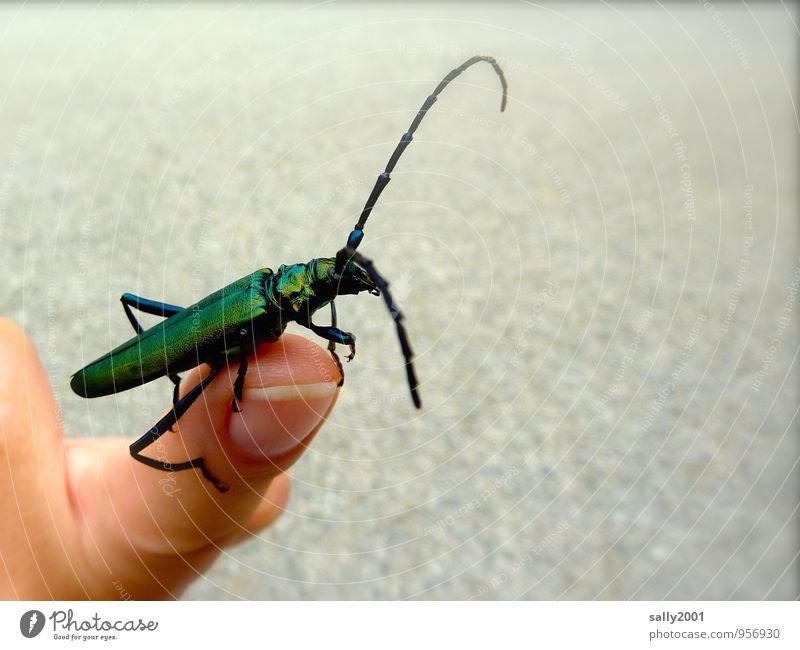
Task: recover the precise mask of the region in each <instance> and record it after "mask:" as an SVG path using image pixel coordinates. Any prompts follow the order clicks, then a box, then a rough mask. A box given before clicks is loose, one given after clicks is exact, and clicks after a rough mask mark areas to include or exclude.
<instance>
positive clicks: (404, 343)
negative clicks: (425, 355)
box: [337, 247, 422, 408]
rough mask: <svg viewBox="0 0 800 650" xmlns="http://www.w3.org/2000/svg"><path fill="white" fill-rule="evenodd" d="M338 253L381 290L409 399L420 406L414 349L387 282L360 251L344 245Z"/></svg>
mask: <svg viewBox="0 0 800 650" xmlns="http://www.w3.org/2000/svg"><path fill="white" fill-rule="evenodd" d="M339 255H341V256H342V257H343V258H344V259H345V260H352V261H353V262H355V263H356V264H358V265H359V266H360V267H361V268H363V269H364V270H365V271H366V272H367V274H368V275H369V277H370V278H372V281H373V282H374V283H375V286H376V287H377V288H378V290H379V291H380V292H381V296H383V301H384V302H385V303H386V308H387V309H388V310H389V313H390V314H391V316H392V319H393V320H394V324H395V327H396V328H397V338H398V339H399V340H400V349H401V350H402V352H403V358H404V359H405V362H406V377H407V378H408V388H409V390H410V391H411V399H412V400H413V402H414V406H416V407H417V408H422V402H421V400H420V398H419V393H418V392H417V386H418V385H419V382H417V375H416V373H415V372H414V351H413V350H412V349H411V343H409V341H408V334H406V328H405V327H404V326H403V313H402V312H401V311H400V309H399V308H398V307H397V305H395V303H394V300H392V294H391V293H389V282H388V281H387V280H386V278H384V277H383V276H382V275H381V274H380V273H378V270H377V269H376V268H375V264H373V262H372V260H370V259H368V258H366V257H364V256H363V255H362V254H361V253H357V252H356V251H355V249H353V248H350V247H345V248H343V249H342V250H340V251H339ZM339 255H337V257H339Z"/></svg>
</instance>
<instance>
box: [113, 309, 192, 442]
mask: <svg viewBox="0 0 800 650" xmlns="http://www.w3.org/2000/svg"><path fill="white" fill-rule="evenodd" d="M119 300H120V302H121V303H122V309H124V310H125V315H126V316H127V317H128V322H129V323H130V324H131V326H132V327H133V329H134V330H135V331H136V333H137V334H141V333H142V332H144V328H143V327H142V325H141V323H140V322H139V320H138V319H137V318H136V316H134V315H133V312H132V311H131V307H133V308H134V309H137V310H139V311H141V312H144V313H145V314H152V315H153V316H161V317H162V318H169V317H170V316H174V315H175V314H179V313H181V312H182V311H183V307H178V306H177V305H170V304H168V303H166V302H158V301H157V300H150V299H149V298H142V297H140V296H135V295H133V294H132V293H123V294H122V296H120V299H119ZM168 376H169V380H170V381H171V382H172V383H173V384H175V388H174V389H173V391H172V405H173V406H174V405H175V404H177V403H178V399H179V398H180V387H181V378H180V376H179V375H175V374H172V375H168ZM169 430H170V431H174V429H173V428H172V427H170V428H169Z"/></svg>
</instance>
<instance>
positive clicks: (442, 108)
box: [0, 3, 800, 599]
mask: <svg viewBox="0 0 800 650" xmlns="http://www.w3.org/2000/svg"><path fill="white" fill-rule="evenodd" d="M706 4H707V5H708V4H709V3H706ZM789 18H790V17H789V16H788V15H787V14H786V13H785V10H770V9H767V8H765V7H764V6H763V5H756V6H753V7H752V8H749V9H742V10H739V9H736V8H734V7H731V6H728V5H721V6H719V7H713V6H709V7H708V8H706V9H704V8H703V6H702V5H700V4H698V5H697V6H687V7H684V6H683V5H680V6H676V7H667V8H650V9H648V8H644V7H642V6H639V5H627V4H626V5H620V6H618V7H616V8H612V9H603V10H599V9H597V10H593V9H586V8H583V7H579V6H566V7H565V6H561V7H557V8H551V9H534V8H531V7H528V6H525V5H514V4H511V3H509V4H508V5H501V6H497V7H491V8H490V7H481V6H480V5H472V4H469V5H466V6H464V5H456V3H453V4H444V5H441V6H436V7H431V8H428V7H427V6H426V7H422V6H414V7H413V8H400V7H391V6H381V7H380V8H378V7H369V6H368V5H366V4H359V5H349V6H348V5H340V4H338V3H336V4H331V5H326V6H323V7H319V8H313V9H300V8H297V7H294V8H292V7H288V6H286V7H284V6H280V5H271V6H268V7H262V8H253V7H247V6H246V7H227V6H226V7H214V6H195V7H188V8H187V7H180V6H177V5H176V6H170V7H166V8H161V9H153V8H148V7H144V6H139V5H136V4H130V5H120V6H114V7H113V8H101V9H75V8H61V9H56V8H52V7H47V8H44V7H43V8H15V7H8V6H3V7H2V8H0V237H1V240H0V241H2V255H0V259H1V260H2V269H1V270H2V277H3V288H2V290H0V312H2V313H3V314H5V315H8V316H10V317H12V318H14V319H15V320H17V321H18V322H20V323H21V324H22V325H23V326H24V327H25V328H26V329H27V330H28V332H29V333H30V334H31V336H32V337H33V338H34V339H35V341H36V342H37V344H38V346H39V348H40V350H41V354H42V358H43V360H44V363H45V364H46V367H47V370H48V372H49V374H50V376H51V379H52V382H53V384H54V388H55V391H56V394H57V397H58V400H59V403H60V407H61V410H62V413H63V417H64V420H65V424H66V427H67V429H68V431H69V433H70V435H74V436H79V435H89V436H104V435H110V434H113V435H116V434H119V433H122V434H124V435H126V436H129V437H130V438H131V439H133V438H134V437H135V436H136V435H137V434H139V433H140V432H141V431H143V430H144V429H146V428H147V427H148V426H149V425H150V424H151V422H149V421H145V418H143V412H144V410H145V409H149V410H150V411H151V412H157V411H158V410H159V409H161V408H164V406H165V405H166V404H167V402H168V399H169V394H170V386H169V385H168V384H167V383H166V382H163V383H156V384H153V385H149V386H147V387H145V388H144V389H142V390H137V391H131V392H129V393H126V394H122V395H119V396H115V397H110V398H106V399H103V400H93V401H84V400H81V399H79V398H77V397H76V396H74V395H73V394H71V393H70V391H69V388H68V377H69V375H70V373H72V372H74V371H75V370H76V369H77V368H79V367H81V366H82V365H83V363H84V362H85V361H87V360H89V359H91V358H94V357H95V356H97V355H98V354H99V353H101V352H104V351H106V350H107V349H110V348H111V347H112V346H114V345H116V344H117V343H119V342H120V341H122V340H124V339H125V338H127V337H128V336H129V326H128V323H127V322H126V320H125V318H124V316H123V313H122V311H121V309H120V308H119V303H118V297H119V295H120V294H121V293H123V292H124V291H132V292H135V293H138V294H141V295H145V296H148V297H152V298H156V299H159V298H160V299H163V300H166V301H168V302H173V303H178V304H181V303H183V304H188V303H190V302H192V301H193V300H195V299H196V298H198V297H199V296H201V295H204V294H206V293H209V292H210V291H212V290H214V289H217V288H219V287H220V286H222V285H223V284H225V283H226V282H228V281H230V280H232V279H234V278H236V277H239V276H240V275H242V274H244V273H246V272H248V271H250V270H252V269H254V268H257V267H260V266H266V265H277V264H280V263H284V262H285V263H288V262H295V261H305V260H307V259H309V258H311V257H315V256H319V255H330V254H332V253H333V252H334V251H335V250H336V249H337V248H338V247H339V246H340V245H341V244H342V243H343V241H344V238H345V236H346V234H347V232H348V230H349V227H350V226H351V225H352V222H353V221H354V216H355V215H356V214H357V212H358V211H359V209H360V208H361V206H362V205H363V202H364V200H365V198H366V195H367V193H368V191H369V188H370V186H371V183H372V182H373V180H374V177H375V175H376V174H377V172H378V171H379V170H380V169H381V168H382V166H383V165H384V163H385V160H386V158H387V156H388V154H389V153H390V151H391V149H392V147H393V146H394V144H395V141H396V140H397V139H398V138H399V136H400V135H401V133H402V132H403V131H404V130H405V128H406V126H407V124H408V122H409V121H410V119H411V117H412V116H413V113H414V111H416V109H417V108H418V106H419V105H420V103H421V102H422V100H423V99H424V98H425V96H426V95H427V94H428V93H429V92H430V90H431V88H432V87H433V85H434V84H435V83H436V82H437V81H438V80H439V78H441V77H442V76H443V75H444V74H445V73H446V72H447V71H448V70H449V69H450V68H452V67H453V66H454V65H456V64H458V63H460V62H461V61H462V60H463V59H465V58H466V57H467V56H468V55H470V54H472V53H473V52H480V53H490V54H492V55H494V56H495V57H497V58H498V59H499V60H500V61H501V62H502V64H503V66H504V67H505V70H506V73H507V76H508V80H509V85H510V98H509V106H508V110H507V112H506V113H504V114H500V113H499V112H498V110H497V109H498V103H499V95H498V89H499V85H498V83H497V79H496V78H495V77H494V76H493V74H492V72H491V70H490V69H489V68H488V67H475V68H473V69H472V70H470V72H469V73H468V74H465V75H464V76H463V77H462V78H461V79H460V83H459V84H457V85H454V86H453V87H451V88H449V89H448V90H447V91H446V93H445V94H444V95H443V96H442V98H441V100H440V101H439V103H438V104H437V105H436V107H435V111H433V112H432V113H431V114H430V115H429V117H428V119H427V120H426V122H425V123H424V124H423V126H422V127H421V129H420V131H419V136H418V138H417V139H416V140H415V142H414V144H413V145H412V146H411V147H410V148H409V149H408V151H407V152H406V156H405V158H404V159H403V160H402V162H401V163H400V165H399V166H398V169H397V173H396V174H395V177H394V178H395V180H394V182H393V183H392V184H391V185H390V186H389V188H388V189H387V190H386V192H385V195H384V199H383V200H382V202H381V204H380V208H379V209H377V210H376V212H375V213H374V215H373V218H372V220H371V222H370V224H369V231H368V235H367V238H366V240H365V243H364V245H363V247H362V250H363V252H364V253H366V254H369V255H370V256H373V257H374V258H375V259H376V260H377V261H378V263H379V265H380V268H381V269H382V270H383V271H384V272H385V274H386V275H387V276H388V277H389V278H390V279H392V280H393V282H394V285H395V287H396V288H397V293H398V296H397V297H398V299H399V301H400V303H401V304H402V306H403V308H404V310H405V312H406V314H407V316H408V324H409V328H410V334H411V336H412V337H413V342H414V345H415V348H416V350H417V352H418V371H419V375H420V377H421V379H422V382H423V383H422V389H421V390H422V394H423V397H424V400H425V410H424V411H422V412H421V413H416V412H414V410H413V409H412V408H411V405H410V402H409V399H408V397H407V395H406V387H405V384H404V378H403V374H402V368H401V366H400V359H399V355H398V353H397V344H396V341H395V340H394V334H393V331H392V328H391V326H390V321H389V320H388V319H387V317H386V314H385V313H384V311H383V306H382V304H381V303H380V302H379V301H377V300H369V299H366V298H362V299H353V298H350V299H343V300H342V301H341V304H340V307H339V314H340V320H341V322H342V323H343V324H344V326H345V327H347V328H352V329H353V330H354V331H355V332H356V333H357V335H358V336H359V340H360V350H359V356H358V357H357V359H356V361H355V362H354V363H353V364H351V366H350V368H349V374H348V383H347V386H346V387H345V391H344V393H343V395H342V397H341V399H340V400H339V404H338V406H337V408H336V410H335V412H334V413H333V416H332V418H331V421H330V423H329V424H328V426H327V427H326V429H325V430H324V432H323V434H322V435H320V436H319V437H318V438H317V440H316V441H315V442H314V446H313V449H312V450H310V452H309V453H308V454H307V455H306V456H305V457H304V458H303V459H302V460H301V462H299V463H298V464H297V465H296V466H295V467H294V468H293V469H292V470H291V475H292V478H293V481H294V492H293V497H292V501H291V504H290V511H289V512H288V513H287V514H286V516H284V517H283V518H282V519H281V520H280V522H279V523H278V524H277V525H275V526H274V527H273V528H271V529H270V530H268V531H267V532H265V533H263V534H262V535H260V536H259V537H258V538H256V539H253V540H252V541H249V542H247V543H245V544H244V545H242V546H240V547H238V548H236V549H233V550H231V551H230V552H228V553H226V554H225V555H224V557H222V558H221V559H220V560H219V562H218V563H217V564H216V565H215V566H214V567H213V569H212V570H211V571H210V572H209V573H208V574H207V575H205V576H203V577H201V578H200V579H199V580H198V581H197V583H196V584H195V585H194V586H193V587H192V588H191V589H190V590H189V592H188V593H187V594H186V597H187V598H190V599H193V598H206V599H220V598H224V599H232V598H249V599H266V598H276V599H289V598H305V599H345V598H348V599H350V598H387V599H397V598H426V599H444V598H455V599H463V598H489V599H509V598H530V599H555V598H572V599H588V598H622V599H625V598H686V599H691V598H707V599H712V598H713V599H725V598H791V597H796V596H797V595H798V572H797V566H796V553H797V548H798V521H797V496H798V480H797V460H798V440H797V427H796V421H795V419H794V418H795V416H796V413H797V410H796V409H797V407H796V405H797V403H798V377H797V372H796V365H795V360H796V355H797V351H798V339H797V328H796V325H797V319H798V316H797V313H796V307H797V304H798V302H797V301H798V298H797V287H798V282H800V276H799V275H797V274H798V258H797V255H798V251H797V246H796V244H797V237H798V232H797V231H798V227H797V208H798V202H797V182H796V179H797V167H798V165H797V162H798V161H797V135H798V123H797V116H796V112H795V109H794V105H793V102H792V97H793V95H794V93H795V91H796V85H795V84H796V78H797V67H796V58H795V57H796V49H797V48H796V38H797V34H796V33H795V28H794V27H793V25H792V22H791V21H790V20H789ZM792 18H793V19H794V24H795V25H796V24H797V16H796V15H794V16H792ZM659 97H660V99H659ZM750 185H751V186H752V190H749V189H748V186H750ZM751 236H752V240H751V239H750V237H751ZM793 278H794V280H793ZM793 282H794V284H793ZM782 319H783V320H782ZM787 319H788V320H787Z"/></svg>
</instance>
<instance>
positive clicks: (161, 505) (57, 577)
mask: <svg viewBox="0 0 800 650" xmlns="http://www.w3.org/2000/svg"><path fill="white" fill-rule="evenodd" d="M256 357H257V360H251V361H250V364H249V369H248V373H247V379H246V383H245V391H244V397H243V400H242V413H241V414H233V413H231V396H232V388H233V382H234V381H235V378H236V369H237V367H238V364H231V365H230V366H229V367H228V368H226V369H224V370H223V371H221V372H220V374H219V376H218V377H217V378H216V379H215V380H214V381H213V382H212V383H211V384H210V385H209V386H208V388H207V389H206V390H205V391H204V392H203V394H202V396H201V397H200V399H198V401H197V402H196V403H195V404H194V405H193V406H192V408H191V409H190V410H189V411H188V412H187V413H186V414H185V415H184V416H183V417H182V418H181V419H180V420H179V422H178V425H177V426H176V430H177V433H169V432H168V433H167V434H165V435H164V436H162V437H161V439H160V440H159V441H158V442H157V443H155V444H154V445H152V446H151V447H150V448H148V449H147V450H145V454H147V455H150V456H152V457H160V458H163V459H165V460H170V461H174V462H179V461H182V460H185V459H188V458H195V457H198V456H203V457H205V459H206V461H207V463H208V466H209V468H210V469H211V470H212V471H213V473H214V474H215V475H216V476H217V477H219V478H220V479H221V480H222V481H223V482H224V483H225V484H227V485H229V486H230V490H229V491H228V492H226V493H224V494H222V493H220V492H218V491H217V490H216V489H214V487H213V486H212V485H211V484H210V483H208V482H207V481H205V480H204V479H203V478H202V476H200V473H199V472H197V471H193V470H192V471H184V472H176V473H167V472H160V471H158V470H155V469H151V468H149V467H147V466H145V465H142V464H141V463H138V462H136V461H135V460H133V459H132V458H131V457H130V455H129V453H128V445H129V444H130V443H131V442H133V440H135V437H136V433H135V432H134V433H131V432H125V437H124V438H98V439H87V438H83V439H81V438H70V439H65V438H64V437H63V431H62V428H61V423H60V421H59V418H58V414H57V409H56V405H55V401H54V398H53V394H52V391H51V389H50V385H49V382H48V380H47V376H46V375H45V373H44V370H43V368H42V366H41V363H40V362H39V358H38V355H37V354H36V350H35V349H34V347H33V344H32V342H31V341H30V339H29V338H28V337H27V336H26V335H25V333H24V332H23V331H22V330H21V329H20V328H18V327H17V326H16V325H14V324H13V323H11V322H10V321H8V320H5V319H2V318H0V369H2V370H0V521H2V522H3V524H2V528H0V559H2V562H1V563H0V597H2V598H6V599H9V598H16V599H26V600H41V599H56V600H76V599H84V598H91V599H116V598H135V599H155V598H170V597H176V596H178V595H179V594H180V593H181V591H182V590H183V589H184V588H185V587H186V586H187V585H188V584H189V583H190V582H191V581H192V580H193V579H195V578H196V577H198V576H199V575H200V574H201V573H202V572H203V571H205V570H206V569H208V567H209V566H210V565H211V564H212V562H213V561H214V559H215V558H216V557H217V556H218V555H219V553H220V551H221V550H222V549H223V548H224V547H227V546H229V545H231V544H234V543H236V542H237V541H241V540H243V539H246V538H247V537H248V536H250V535H252V534H253V533H255V532H257V531H259V530H261V529H263V528H264V527H266V526H268V525H269V524H271V523H272V522H273V521H274V520H275V519H276V518H277V517H278V516H279V515H280V513H281V512H282V510H283V508H284V506H285V505H286V502H287V499H288V497H289V479H288V477H287V475H286V474H285V473H284V472H285V470H286V469H288V468H289V467H290V466H291V465H292V464H293V463H294V462H295V461H296V460H297V459H298V458H299V457H300V455H301V454H302V453H303V451H304V450H305V449H306V447H307V445H308V443H309V442H310V441H311V439H312V438H313V437H314V435H315V434H316V432H317V431H318V430H319V428H320V427H321V425H322V423H323V422H324V421H325V418H326V417H327V415H328V413H329V412H330V410H331V409H332V408H333V405H334V404H335V402H336V398H337V395H338V389H337V387H336V381H337V380H338V378H339V374H338V370H337V367H336V364H335V363H334V362H333V360H332V359H331V358H330V356H329V355H328V353H327V352H326V351H325V350H323V349H322V348H321V347H320V346H318V345H317V344H315V343H313V342H311V341H308V340H307V339H304V338H302V337H300V336H296V335H292V334H284V336H283V337H281V339H280V340H279V341H278V342H277V343H274V344H266V345H261V346H259V347H258V349H257V355H256ZM207 373H208V368H205V369H203V370H201V369H199V368H195V369H194V370H192V371H191V372H189V373H186V375H185V376H184V380H183V382H182V384H181V388H182V390H181V393H182V394H184V393H185V392H187V391H188V390H191V388H192V387H193V386H195V385H196V384H197V383H198V382H199V381H200V378H201V376H203V375H205V374H207ZM166 394H168V391H167V390H165V395H166ZM151 425H152V422H142V423H140V424H137V426H141V431H142V432H143V431H144V430H145V427H149V426H151ZM162 442H163V444H161V443H162Z"/></svg>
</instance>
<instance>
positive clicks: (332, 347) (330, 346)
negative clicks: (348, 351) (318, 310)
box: [328, 300, 344, 388]
mask: <svg viewBox="0 0 800 650" xmlns="http://www.w3.org/2000/svg"><path fill="white" fill-rule="evenodd" d="M331 327H336V302H335V301H334V300H331ZM328 352H330V353H331V356H332V357H333V361H334V363H336V367H337V368H339V376H340V377H341V379H340V380H339V384H338V386H339V388H341V387H342V386H344V368H343V367H342V360H341V359H339V355H338V354H336V343H335V342H334V341H328Z"/></svg>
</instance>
